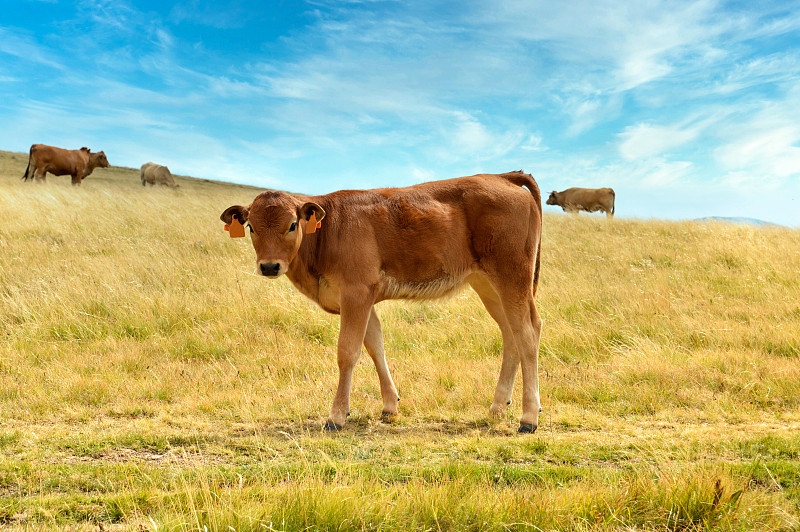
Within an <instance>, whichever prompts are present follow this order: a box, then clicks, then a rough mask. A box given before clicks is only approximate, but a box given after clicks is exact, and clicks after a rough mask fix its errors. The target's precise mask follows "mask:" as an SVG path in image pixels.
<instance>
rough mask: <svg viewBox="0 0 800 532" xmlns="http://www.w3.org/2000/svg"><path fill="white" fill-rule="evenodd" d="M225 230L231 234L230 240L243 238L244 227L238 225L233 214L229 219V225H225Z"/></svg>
mask: <svg viewBox="0 0 800 532" xmlns="http://www.w3.org/2000/svg"><path fill="white" fill-rule="evenodd" d="M225 230H226V231H228V232H229V233H230V234H231V238H241V237H243V236H244V226H243V225H242V224H241V223H239V220H237V219H236V215H235V214H234V215H233V218H232V219H231V223H230V225H228V224H225Z"/></svg>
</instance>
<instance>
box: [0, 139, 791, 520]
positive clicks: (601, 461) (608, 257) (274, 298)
mask: <svg viewBox="0 0 800 532" xmlns="http://www.w3.org/2000/svg"><path fill="white" fill-rule="evenodd" d="M26 162H27V161H26V156H24V155H22V154H10V153H7V152H3V153H0V210H1V211H0V212H3V214H4V216H5V222H4V223H2V224H0V451H2V453H1V454H0V524H2V526H4V527H17V528H35V529H39V528H61V527H70V528H75V529H82V528H84V529H96V528H97V526H98V525H99V524H102V526H103V527H104V528H114V527H117V528H120V529H125V530H127V529H131V528H137V527H141V528H144V529H152V530H155V529H158V530H163V529H169V530H204V528H207V529H208V530H230V529H234V530H270V529H273V530H307V529H322V530H396V529H421V530H507V529H520V530H522V529H527V530H537V529H541V530H620V529H621V530H645V529H647V530H650V529H655V530H745V529H759V530H800V521H798V518H799V516H800V509H799V508H800V466H798V463H800V460H798V459H799V458H800V457H799V456H798V453H799V452H800V436H798V434H799V432H798V429H800V332H799V331H798V329H800V328H799V327H798V324H799V323H800V297H799V296H800V275H798V273H797V272H798V271H800V232H798V231H797V230H790V229H782V228H770V229H763V228H762V229H756V228H751V227H746V226H736V225H723V224H714V223H696V222H665V221H657V220H629V219H624V218H618V219H615V220H606V219H605V218H599V217H589V216H585V215H583V216H564V215H560V214H553V213H546V214H545V220H544V224H545V226H544V242H543V256H542V277H541V279H542V281H541V287H540V292H539V294H540V295H539V297H538V304H539V306H540V310H541V313H542V315H543V317H544V320H545V326H544V333H543V339H542V347H541V358H540V373H541V389H542V402H543V406H544V409H545V410H544V412H543V413H542V416H541V418H540V428H539V430H538V431H537V433H536V434H535V435H533V436H530V437H519V436H517V435H516V434H515V433H514V428H515V426H516V422H515V420H516V418H517V417H518V416H519V412H518V408H517V407H516V405H517V404H519V401H518V399H519V396H518V395H517V396H515V402H514V404H513V405H512V408H511V409H510V412H509V414H508V418H507V419H506V420H502V421H500V422H496V421H494V420H492V419H490V418H489V417H488V415H487V414H488V405H489V403H490V401H491V397H492V393H493V387H494V384H495V382H496V378H497V374H498V372H499V353H500V349H501V342H500V335H499V331H498V330H497V328H496V326H495V324H494V323H493V322H492V321H491V319H490V318H489V317H488V315H487V314H486V312H485V311H484V310H483V308H482V307H481V305H480V302H479V300H478V298H477V296H475V295H474V294H472V293H471V292H464V293H462V294H459V295H457V296H455V297H453V298H451V299H449V300H446V301H443V302H436V303H418V302H386V303H382V304H381V305H380V306H379V314H380V316H381V319H382V321H383V329H384V335H385V338H386V346H387V354H388V358H389V364H390V366H391V369H392V372H393V375H394V377H395V380H396V382H397V384H398V388H399V390H400V395H401V397H402V400H401V402H400V412H401V416H400V418H399V420H397V422H396V423H394V424H391V425H386V424H382V423H381V422H380V420H379V414H380V409H381V402H380V390H379V386H378V382H377V377H376V376H375V373H374V369H373V368H372V367H371V362H369V360H368V357H365V358H367V360H365V361H363V362H362V363H360V364H359V366H358V368H357V370H356V375H355V383H354V388H353V397H352V414H351V417H350V418H349V420H348V424H347V427H346V429H345V430H344V431H343V433H342V434H337V435H326V434H324V433H322V431H321V426H322V422H323V421H324V419H325V417H326V415H327V412H328V409H329V407H330V401H331V400H332V397H333V391H334V389H335V385H336V371H337V370H336V362H335V344H336V338H337V334H338V320H337V319H336V317H335V316H329V315H327V314H325V313H324V312H322V311H320V310H319V309H317V308H316V307H315V306H314V305H313V304H312V303H310V302H309V301H307V300H306V299H304V298H303V296H302V295H300V294H299V293H298V292H297V291H295V290H294V289H293V288H292V287H291V285H290V284H289V283H288V281H286V280H280V281H277V282H274V281H273V282H270V281H266V280H264V279H261V278H258V277H256V276H255V275H254V274H253V270H254V260H253V258H254V256H253V251H252V249H251V248H250V245H249V243H248V242H246V239H241V240H232V239H230V238H228V237H227V234H226V233H224V231H223V230H222V227H221V225H222V224H221V222H219V221H218V215H219V213H220V212H221V211H222V210H223V209H224V208H225V207H227V206H229V205H231V204H234V203H247V202H249V201H250V200H251V199H252V198H253V197H254V196H255V194H256V193H257V190H255V189H252V188H248V187H241V186H236V185H229V184H224V183H214V182H208V181H202V180H193V179H190V178H182V177H178V178H177V182H178V183H180V184H181V188H180V189H178V190H171V189H157V188H150V187H148V188H142V187H141V185H140V184H139V181H138V172H137V171H135V170H130V169H124V168H110V169H105V170H104V169H100V170H96V171H95V173H93V174H92V176H90V177H89V178H88V179H87V180H85V181H84V184H83V185H82V186H81V187H79V188H76V187H72V186H71V185H69V184H68V179H66V178H58V177H52V176H51V177H49V178H48V182H47V183H45V184H33V183H23V182H20V181H19V176H20V175H22V172H23V171H24V168H25V164H26ZM518 393H519V390H517V394H518Z"/></svg>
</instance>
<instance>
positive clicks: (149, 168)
mask: <svg viewBox="0 0 800 532" xmlns="http://www.w3.org/2000/svg"><path fill="white" fill-rule="evenodd" d="M139 177H141V178H142V186H145V185H146V184H147V183H149V184H151V185H156V184H158V185H165V186H168V187H171V188H178V187H179V186H180V185H176V184H175V180H174V179H172V174H171V173H170V171H169V168H167V167H166V166H162V165H160V164H156V163H144V164H143V165H142V169H141V170H140V171H139Z"/></svg>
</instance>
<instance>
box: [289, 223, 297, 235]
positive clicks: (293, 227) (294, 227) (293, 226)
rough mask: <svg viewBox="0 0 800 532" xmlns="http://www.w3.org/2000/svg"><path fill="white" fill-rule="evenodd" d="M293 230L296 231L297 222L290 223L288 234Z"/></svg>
mask: <svg viewBox="0 0 800 532" xmlns="http://www.w3.org/2000/svg"><path fill="white" fill-rule="evenodd" d="M295 229H297V222H292V225H290V226H289V232H290V233H291V232H292V231H294V230H295Z"/></svg>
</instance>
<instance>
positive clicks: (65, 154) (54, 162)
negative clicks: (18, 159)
mask: <svg viewBox="0 0 800 532" xmlns="http://www.w3.org/2000/svg"><path fill="white" fill-rule="evenodd" d="M108 166H109V165H108V159H106V154H105V153H104V152H102V151H101V152H97V153H92V151H91V150H90V149H89V148H81V149H79V150H65V149H63V148H56V147H55V146H48V145H46V144H34V145H33V146H31V151H30V156H29V157H28V167H27V168H26V169H25V174H24V175H23V176H22V179H24V180H25V181H27V180H28V179H36V180H37V181H44V180H45V178H46V175H47V172H50V173H51V174H53V175H70V176H72V184H73V185H80V184H81V181H83V179H84V178H85V177H86V176H88V175H89V174H91V173H92V171H94V169H95V168H97V167H100V168H108Z"/></svg>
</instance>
